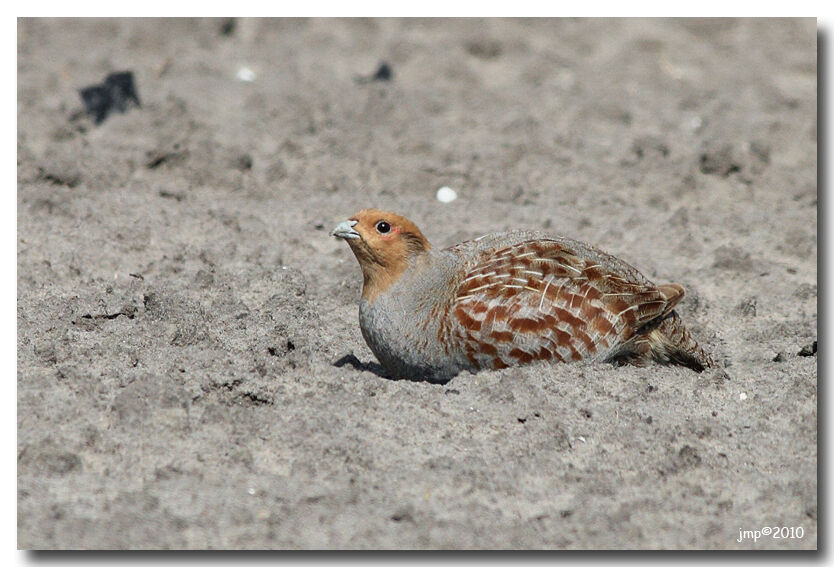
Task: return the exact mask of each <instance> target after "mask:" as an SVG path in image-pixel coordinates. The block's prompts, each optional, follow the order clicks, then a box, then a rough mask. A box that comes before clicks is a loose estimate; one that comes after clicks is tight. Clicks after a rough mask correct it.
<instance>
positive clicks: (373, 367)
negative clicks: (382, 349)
mask: <svg viewBox="0 0 834 567" xmlns="http://www.w3.org/2000/svg"><path fill="white" fill-rule="evenodd" d="M333 366H335V367H336V368H341V367H342V366H353V367H354V368H355V369H356V370H362V371H368V372H372V373H374V374H376V375H377V376H379V377H380V378H385V379H386V380H396V378H392V377H391V376H390V375H389V374H388V373H386V372H385V369H384V368H383V367H382V365H381V364H379V363H378V362H362V361H361V360H359V359H358V358H356V355H354V354H353V353H350V354H346V355H344V356H343V357H342V358H340V359H339V360H337V361H336V362H334V363H333Z"/></svg>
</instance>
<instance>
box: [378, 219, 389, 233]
mask: <svg viewBox="0 0 834 567" xmlns="http://www.w3.org/2000/svg"><path fill="white" fill-rule="evenodd" d="M376 231H377V232H378V233H380V234H387V233H389V232H391V225H390V224H388V223H387V222H385V221H384V220H381V221H379V222H378V223H376Z"/></svg>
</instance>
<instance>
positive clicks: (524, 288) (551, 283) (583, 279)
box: [452, 239, 683, 367]
mask: <svg viewBox="0 0 834 567" xmlns="http://www.w3.org/2000/svg"><path fill="white" fill-rule="evenodd" d="M583 256H587V255H583ZM595 256H596V257H595V258H588V259H586V258H584V257H581V256H580V255H578V254H577V253H575V252H574V251H573V250H572V249H571V248H570V246H569V245H567V244H566V243H564V242H560V241H556V240H546V239H537V240H530V241H525V242H521V243H518V244H514V245H512V246H507V247H503V248H496V249H493V250H488V251H486V252H484V253H482V254H480V255H479V256H478V257H477V258H476V259H475V260H473V261H472V262H471V263H470V265H469V266H468V269H467V270H466V273H465V275H464V277H463V278H462V280H461V281H460V283H459V286H458V289H457V292H456V295H455V299H454V301H453V304H452V314H453V317H454V319H455V320H456V322H457V323H458V329H457V331H458V338H460V339H461V340H463V341H464V343H465V345H466V350H467V352H468V353H469V355H470V359H473V357H475V358H477V359H478V360H477V362H478V363H479V365H480V366H487V367H496V366H497V367H501V366H503V365H509V364H510V363H511V362H522V363H526V362H529V361H532V360H538V359H559V360H564V361H569V360H579V359H582V358H585V357H586V356H593V355H595V354H597V353H603V352H604V351H607V350H608V349H610V348H611V347H613V346H614V345H615V344H617V343H619V342H621V341H624V340H628V339H629V338H630V337H631V336H633V335H634V333H635V332H636V331H637V330H638V329H639V328H640V327H642V326H643V325H646V324H647V323H650V322H652V321H654V320H657V319H659V318H662V317H664V316H666V315H667V314H668V313H670V312H671V311H672V309H673V308H674V306H675V304H677V302H678V301H679V300H680V299H681V298H682V297H683V288H681V287H680V286H678V285H677V284H669V285H665V286H655V285H653V284H651V283H649V282H648V281H642V282H635V281H633V278H630V279H626V278H624V277H622V276H621V275H619V274H618V273H617V272H616V271H615V270H616V266H617V265H619V264H622V262H621V261H616V262H613V265H614V266H615V267H614V268H612V267H611V266H612V262H607V261H605V259H607V258H613V257H610V256H607V255H605V254H602V253H595ZM598 260H602V261H598ZM632 270H633V268H632ZM508 357H509V358H508ZM488 358H489V360H487V359H488ZM511 358H512V359H515V360H512V361H511V360H510V359H511ZM473 362H475V360H473ZM487 362H489V364H487Z"/></svg>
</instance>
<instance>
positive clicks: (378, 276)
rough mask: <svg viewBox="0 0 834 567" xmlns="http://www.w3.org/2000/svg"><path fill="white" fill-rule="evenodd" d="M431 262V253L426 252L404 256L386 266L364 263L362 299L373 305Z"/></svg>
mask: <svg viewBox="0 0 834 567" xmlns="http://www.w3.org/2000/svg"><path fill="white" fill-rule="evenodd" d="M429 261H430V258H429V253H428V251H426V252H421V253H414V254H410V255H409V256H403V257H401V258H397V259H395V260H392V261H390V262H386V263H385V264H384V265H383V264H379V263H376V262H367V263H362V277H363V280H364V281H363V284H362V297H363V298H364V299H365V300H366V301H367V302H368V303H373V302H374V301H376V299H377V298H378V297H379V296H380V295H381V294H383V293H385V292H386V291H388V290H389V289H390V288H391V286H393V285H394V284H395V283H397V282H398V281H400V280H401V279H403V278H405V277H408V276H409V274H410V273H412V272H414V271H419V270H422V269H424V268H425V265H426V263H428V262H429Z"/></svg>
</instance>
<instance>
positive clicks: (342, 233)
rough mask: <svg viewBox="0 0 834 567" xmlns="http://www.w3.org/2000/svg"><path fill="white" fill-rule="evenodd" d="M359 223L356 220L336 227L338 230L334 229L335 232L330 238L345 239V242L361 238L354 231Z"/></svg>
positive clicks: (343, 222) (341, 223)
mask: <svg viewBox="0 0 834 567" xmlns="http://www.w3.org/2000/svg"><path fill="white" fill-rule="evenodd" d="M358 223H359V221H355V220H346V221H342V222H340V223H339V224H337V225H336V228H334V229H333V232H331V233H330V236H335V237H336V238H344V239H345V240H353V239H354V238H361V236H359V233H358V232H356V231H355V230H353V227H354V226H356V225H357V224H358Z"/></svg>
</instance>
